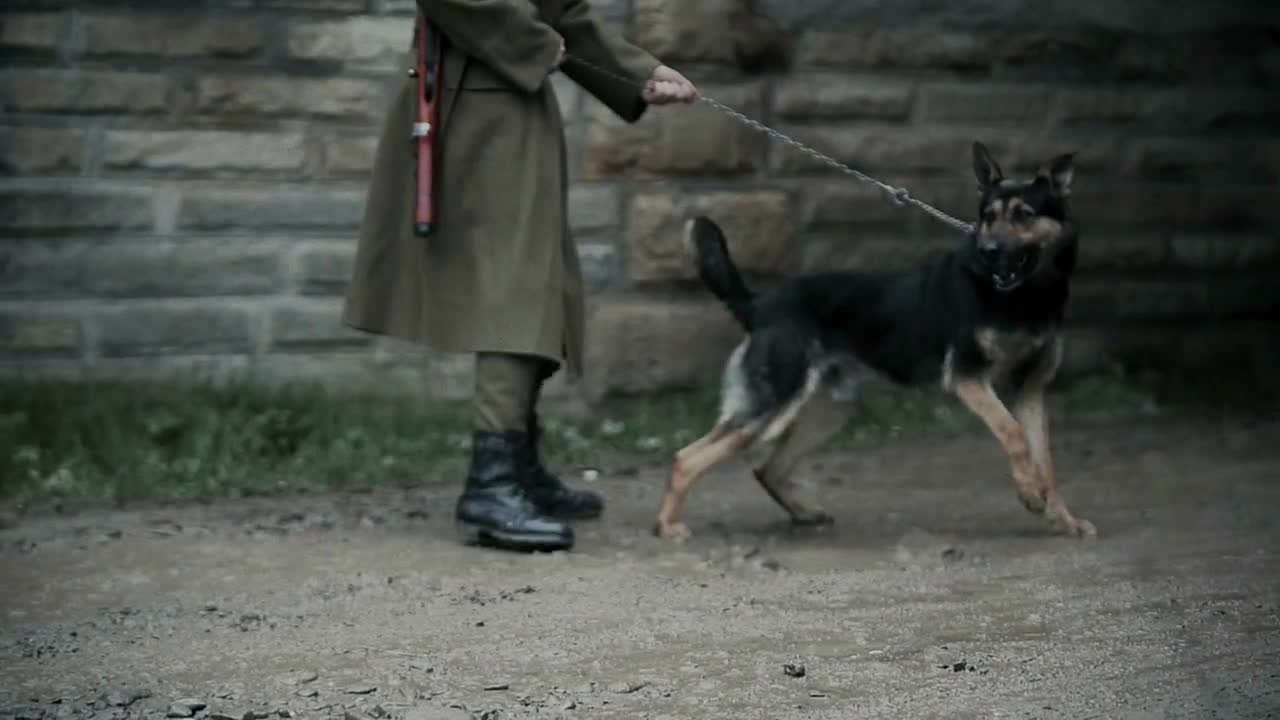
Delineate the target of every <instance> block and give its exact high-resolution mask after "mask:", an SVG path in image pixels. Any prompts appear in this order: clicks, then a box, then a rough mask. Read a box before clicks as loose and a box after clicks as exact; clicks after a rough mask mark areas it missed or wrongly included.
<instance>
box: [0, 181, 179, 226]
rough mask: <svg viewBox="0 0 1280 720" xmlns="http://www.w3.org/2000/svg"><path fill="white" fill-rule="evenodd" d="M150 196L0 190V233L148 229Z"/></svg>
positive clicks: (151, 216)
mask: <svg viewBox="0 0 1280 720" xmlns="http://www.w3.org/2000/svg"><path fill="white" fill-rule="evenodd" d="M152 205H153V203H152V199H151V197H150V196H149V195H147V194H145V193H132V192H110V191H93V190H87V189H79V188H66V189H62V190H28V189H14V190H6V191H3V192H0V233H3V234H7V235H18V234H21V235H35V234H45V233H56V232H65V231H79V232H90V231H106V230H148V231H149V230H151V229H152V228H153V225H154V221H153V209H152Z"/></svg>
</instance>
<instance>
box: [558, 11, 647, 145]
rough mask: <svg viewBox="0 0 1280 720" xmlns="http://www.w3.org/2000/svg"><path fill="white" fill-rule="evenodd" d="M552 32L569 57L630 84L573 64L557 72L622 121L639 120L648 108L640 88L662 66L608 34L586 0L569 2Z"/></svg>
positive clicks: (619, 37) (644, 53)
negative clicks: (556, 31)
mask: <svg viewBox="0 0 1280 720" xmlns="http://www.w3.org/2000/svg"><path fill="white" fill-rule="evenodd" d="M555 29H556V30H558V31H559V32H560V34H561V35H563V36H564V44H565V49H566V51H567V52H568V53H569V54H570V55H574V56H576V57H579V58H582V59H583V60H586V61H587V62H589V63H591V64H593V65H599V66H600V67H602V68H604V69H605V70H608V71H609V72H611V73H614V74H616V75H621V76H623V77H627V78H631V80H632V82H630V83H627V82H623V81H621V80H619V79H617V78H613V77H609V76H608V75H605V74H603V73H601V72H600V71H598V70H595V69H592V68H589V67H586V66H584V65H582V64H580V63H575V62H573V61H572V60H568V61H566V62H565V63H564V64H563V65H561V66H560V70H561V71H562V72H564V74H565V75H568V76H569V79H571V80H573V81H574V82H575V83H577V84H578V85H579V86H581V87H582V89H584V90H586V91H587V92H589V93H591V95H592V96H593V97H595V98H596V99H597V100H599V101H600V102H602V103H604V104H605V105H606V106H608V107H609V109H610V110H612V111H613V112H615V113H617V114H618V116H619V117H621V118H622V119H624V120H626V121H627V122H635V121H636V120H639V119H640V116H641V115H643V114H644V111H645V108H647V107H648V104H647V103H646V102H645V101H644V98H643V97H641V95H640V86H641V85H643V84H644V82H645V81H646V80H648V79H649V76H650V75H651V74H653V71H654V69H656V68H657V67H658V66H659V65H661V63H660V62H659V61H658V60H657V59H656V58H654V57H653V56H652V55H650V54H649V53H647V52H645V51H644V50H641V49H640V48H638V47H636V46H635V45H632V44H631V43H629V42H627V41H626V40H624V39H623V38H622V37H621V36H620V35H618V34H617V33H615V32H613V31H612V30H610V29H609V28H608V27H607V26H606V25H605V24H604V22H603V21H602V20H601V19H600V17H599V16H598V15H597V14H596V12H595V10H594V9H592V7H591V6H590V5H589V4H588V0H568V2H567V3H566V4H565V9H564V14H563V15H562V16H561V18H560V21H559V22H558V23H557V24H556V28H555Z"/></svg>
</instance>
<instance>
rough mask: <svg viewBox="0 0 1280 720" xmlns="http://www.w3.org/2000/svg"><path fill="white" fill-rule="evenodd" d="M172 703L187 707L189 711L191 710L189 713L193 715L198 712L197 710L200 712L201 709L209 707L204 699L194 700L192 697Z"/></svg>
mask: <svg viewBox="0 0 1280 720" xmlns="http://www.w3.org/2000/svg"><path fill="white" fill-rule="evenodd" d="M174 705H181V706H183V707H185V708H187V709H188V710H190V711H191V713H192V714H193V715H194V714H195V713H198V712H200V711H201V710H203V709H205V708H207V707H209V706H208V704H207V703H205V701H203V700H196V699H193V698H183V699H182V700H179V701H177V702H176V703H174Z"/></svg>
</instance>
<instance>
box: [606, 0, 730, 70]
mask: <svg viewBox="0 0 1280 720" xmlns="http://www.w3.org/2000/svg"><path fill="white" fill-rule="evenodd" d="M737 5H738V2H737V0H634V1H633V5H632V11H631V16H632V20H631V22H632V27H633V28H634V32H635V41H636V43H637V44H638V45H640V47H643V48H645V49H646V50H648V51H649V52H651V53H653V54H654V55H655V56H657V57H659V58H662V59H664V60H684V61H695V62H720V63H729V62H732V61H733V60H734V43H733V37H732V34H731V30H730V27H729V24H728V23H727V22H726V20H727V18H728V17H729V15H730V14H732V13H733V12H734V11H735V10H736V7H737Z"/></svg>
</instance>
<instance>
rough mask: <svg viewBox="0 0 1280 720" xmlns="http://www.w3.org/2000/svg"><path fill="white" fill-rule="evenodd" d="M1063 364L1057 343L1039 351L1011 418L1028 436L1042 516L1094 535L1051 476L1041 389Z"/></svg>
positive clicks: (1076, 532)
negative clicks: (1072, 510) (1078, 516)
mask: <svg viewBox="0 0 1280 720" xmlns="http://www.w3.org/2000/svg"><path fill="white" fill-rule="evenodd" d="M1061 361H1062V345H1061V342H1060V341H1054V343H1053V344H1052V345H1051V346H1049V347H1047V348H1045V349H1044V350H1042V351H1041V352H1040V355H1039V356H1038V357H1037V358H1036V359H1035V361H1034V364H1033V365H1032V366H1031V368H1030V370H1029V371H1028V373H1027V375H1026V377H1025V378H1024V379H1023V381H1022V384H1021V386H1020V387H1019V388H1018V392H1017V395H1016V397H1015V399H1014V402H1013V407H1012V408H1011V410H1012V411H1013V416H1014V418H1015V419H1017V421H1018V424H1019V425H1021V426H1022V431H1023V432H1024V433H1026V436H1027V446H1028V449H1029V450H1030V452H1031V461H1032V462H1033V463H1035V465H1036V468H1037V469H1038V470H1039V471H1040V481H1041V493H1042V495H1043V497H1044V516H1045V518H1047V519H1048V520H1049V522H1050V523H1052V524H1053V525H1054V526H1055V527H1057V528H1060V529H1062V530H1066V531H1067V532H1070V533H1071V534H1073V535H1080V536H1093V535H1096V534H1097V530H1096V529H1095V528H1094V526H1093V523H1091V522H1089V521H1088V520H1084V519H1080V518H1076V517H1075V516H1073V515H1072V514H1071V511H1070V510H1068V509H1067V503H1066V502H1065V501H1064V500H1063V499H1062V496H1061V495H1059V494H1058V488H1057V481H1056V479H1055V477H1054V469H1053V454H1052V452H1051V450H1050V448H1049V416H1048V414H1047V413H1046V412H1045V407H1044V389H1045V387H1046V386H1047V385H1048V384H1049V382H1050V381H1051V380H1053V377H1054V375H1055V374H1056V373H1057V370H1058V365H1059V363H1061Z"/></svg>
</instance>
